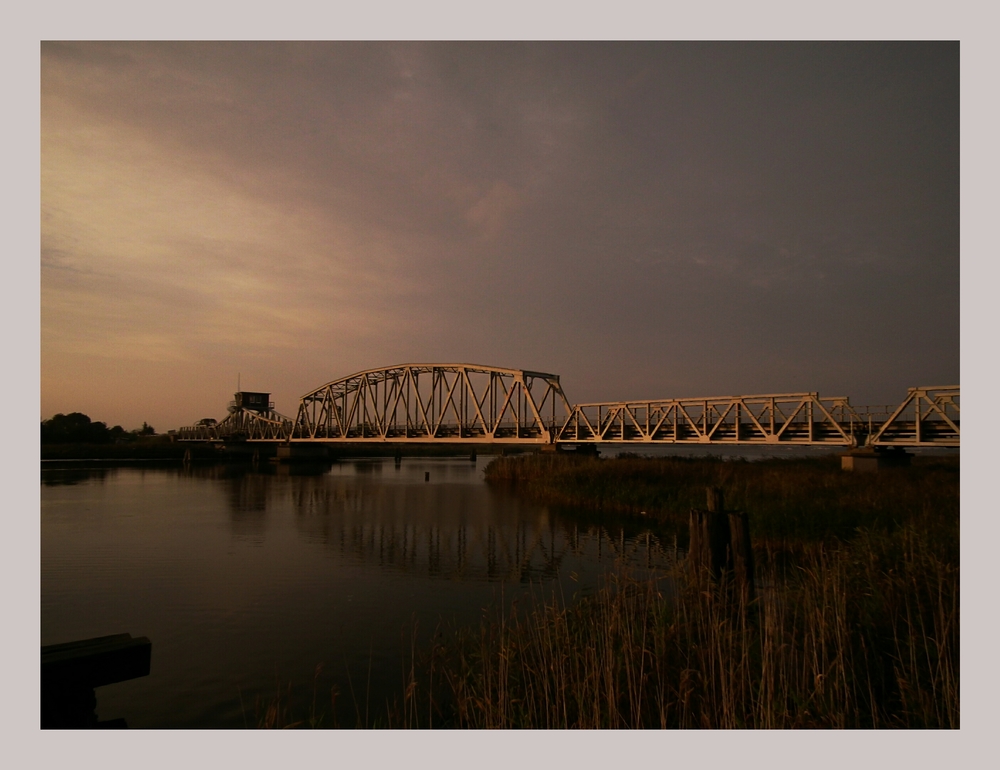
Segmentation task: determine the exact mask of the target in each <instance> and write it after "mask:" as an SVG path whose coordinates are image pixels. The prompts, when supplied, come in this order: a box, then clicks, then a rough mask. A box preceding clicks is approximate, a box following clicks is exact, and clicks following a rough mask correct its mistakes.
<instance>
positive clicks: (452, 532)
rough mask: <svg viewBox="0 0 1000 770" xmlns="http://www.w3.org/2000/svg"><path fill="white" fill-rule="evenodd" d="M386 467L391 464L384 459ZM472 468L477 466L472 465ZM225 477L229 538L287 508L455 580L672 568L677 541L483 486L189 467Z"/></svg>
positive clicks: (260, 533) (347, 548) (311, 528)
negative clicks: (604, 568) (591, 568)
mask: <svg viewBox="0 0 1000 770" xmlns="http://www.w3.org/2000/svg"><path fill="white" fill-rule="evenodd" d="M387 465H389V467H392V465H391V463H387ZM470 471H471V473H472V474H475V471H474V469H470ZM186 472H188V473H193V474H196V475H199V476H205V475H209V476H212V477H216V478H218V479H219V480H220V481H222V482H223V485H224V489H225V495H226V498H227V501H228V506H229V509H230V519H231V521H230V523H231V527H232V532H233V536H234V537H236V538H238V539H241V540H251V541H254V542H259V543H263V542H264V541H265V540H266V537H267V531H268V521H269V519H271V518H272V517H274V516H285V515H290V516H293V517H294V520H295V526H296V528H297V529H298V531H299V533H300V534H301V536H302V537H304V538H306V539H307V540H308V541H310V542H313V543H316V544H318V545H321V546H322V547H324V548H326V549H331V550H333V551H335V552H336V553H337V555H338V557H339V558H342V559H346V560H348V561H352V562H354V563H356V564H358V565H359V566H364V565H368V566H378V567H379V568H382V569H388V570H398V571H399V572H403V573H409V574H420V575H425V576H428V577H433V578H440V579H446V580H456V581H463V582H465V581H505V582H522V583H525V582H540V581H547V580H551V579H554V578H555V577H556V576H557V575H560V574H562V575H564V576H565V575H567V574H569V573H570V572H572V571H573V570H575V569H579V568H580V567H579V566H578V565H580V564H584V563H589V562H591V561H592V560H594V559H596V560H597V561H598V562H599V563H607V564H609V565H610V564H612V563H614V562H615V561H616V560H621V561H623V562H625V563H628V564H630V565H633V566H635V567H637V568H663V567H667V566H669V565H670V563H671V561H672V557H673V553H674V544H673V541H672V540H671V542H670V543H663V542H661V540H660V539H659V538H658V537H657V536H656V535H654V534H653V533H652V532H645V533H643V534H641V535H638V536H629V535H626V533H625V532H624V530H622V529H621V528H617V527H614V526H610V525H604V526H599V525H596V524H595V525H591V526H586V525H580V524H578V523H576V522H573V521H571V520H569V519H566V518H563V517H562V516H560V515H558V514H557V513H554V512H551V511H549V510H548V509H546V508H543V507H540V506H537V505H534V504H531V503H526V502H524V501H520V500H518V499H516V498H514V497H512V496H509V495H506V494H503V493H498V492H495V491H493V490H491V489H490V488H488V487H487V486H486V485H484V484H482V483H468V484H463V483H449V484H424V483H399V482H398V481H393V480H392V479H394V478H395V477H393V476H389V477H388V478H386V479H384V480H382V479H379V478H378V477H376V478H374V479H371V480H368V479H366V478H365V477H363V476H358V475H347V476H342V477H337V476H331V475H329V474H326V473H324V474H322V475H314V476H282V475H278V474H275V473H249V472H244V473H238V472H233V471H226V470H224V469H223V468H221V467H215V468H202V469H197V468H193V469H190V470H189V471H186Z"/></svg>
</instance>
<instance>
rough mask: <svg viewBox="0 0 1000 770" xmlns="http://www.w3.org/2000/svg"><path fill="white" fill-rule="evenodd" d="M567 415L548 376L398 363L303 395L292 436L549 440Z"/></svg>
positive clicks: (567, 408) (565, 403)
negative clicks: (398, 364)
mask: <svg viewBox="0 0 1000 770" xmlns="http://www.w3.org/2000/svg"><path fill="white" fill-rule="evenodd" d="M570 413H571V408H570V405H569V402H568V401H567V400H566V396H565V394H564V393H563V391H562V387H561V386H560V384H559V377H558V375H555V374H545V373H543V372H530V371H525V370H522V369H500V368H497V367H493V366H478V365H475V364H402V365H400V366H390V367H386V368H384V369H370V370H368V371H365V372H358V373H357V374H352V375H350V376H349V377H344V378H342V379H339V380H334V381H333V382H330V383H327V384H326V385H323V386H322V387H320V388H317V389H316V390H314V391H312V392H311V393H308V394H306V395H305V396H303V397H302V399H301V401H300V403H299V411H298V414H297V416H296V418H295V425H294V428H293V430H292V440H314V441H371V440H372V439H375V440H379V439H381V440H383V441H415V442H423V441H434V442H441V441H465V442H475V441H482V442H503V441H510V442H513V443H526V442H527V443H531V442H537V443H549V442H550V441H551V440H552V437H553V435H554V433H555V432H556V431H557V430H558V429H559V427H560V426H561V425H563V423H564V422H565V420H566V419H567V418H568V417H569V415H570Z"/></svg>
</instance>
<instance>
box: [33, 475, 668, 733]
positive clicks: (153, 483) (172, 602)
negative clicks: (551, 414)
mask: <svg viewBox="0 0 1000 770" xmlns="http://www.w3.org/2000/svg"><path fill="white" fill-rule="evenodd" d="M490 459H491V458H489V457H486V456H483V457H480V458H479V459H478V460H476V461H470V460H469V459H468V458H463V459H439V458H404V459H403V460H402V462H401V463H399V464H398V465H397V464H396V463H395V462H394V460H393V459H392V458H391V457H390V458H386V459H375V460H370V459H365V460H360V459H359V460H346V461H342V462H339V463H335V464H334V465H333V466H332V467H331V468H329V469H325V468H322V467H320V468H315V467H314V468H312V469H310V468H309V467H308V466H287V465H286V466H277V467H275V466H272V465H268V466H266V467H262V468H261V469H260V472H251V471H249V469H248V468H246V467H243V468H241V467H235V466H222V465H219V466H210V467H198V466H195V467H193V468H190V469H187V470H182V469H178V468H169V469H167V468H160V469H157V468H112V469H100V470H98V471H94V472H92V473H91V472H87V471H83V470H81V469H79V468H76V469H73V471H72V472H71V473H68V474H67V473H66V472H64V471H59V470H56V469H52V470H49V469H45V470H43V472H42V479H43V484H42V494H41V497H42V511H41V513H42V516H41V532H42V562H41V621H42V622H41V630H42V644H51V643H56V642H62V641H69V640H73V639H84V638H88V637H93V636H101V635H105V634H111V633H122V632H127V633H131V634H133V635H143V636H148V637H149V638H150V639H151V640H152V642H153V662H152V670H151V674H150V676H149V677H145V678H143V679H141V680H134V681H132V682H126V683H121V684H119V685H114V686H111V687H106V688H100V689H99V690H98V713H99V715H100V716H101V718H111V717H116V716H125V717H126V718H127V719H128V721H129V723H130V724H131V725H133V726H135V727H144V726H145V727H154V726H211V725H231V726H242V724H243V718H244V714H246V713H247V709H248V708H249V709H250V712H249V719H250V721H251V722H252V721H253V714H252V705H251V706H248V705H247V699H248V698H249V699H250V701H252V694H253V693H270V692H273V688H274V678H275V676H276V675H277V676H279V677H280V678H281V679H282V680H283V681H284V682H286V683H287V682H289V681H291V682H294V683H295V684H296V685H302V686H306V687H307V688H310V691H311V687H312V681H313V675H314V672H315V667H316V665H317V664H318V663H323V664H324V666H325V668H324V671H325V672H326V673H325V674H324V677H327V678H326V679H324V687H326V691H327V692H328V691H329V687H330V686H331V684H336V686H337V687H338V688H339V690H340V691H341V692H342V693H346V692H348V690H349V688H350V686H351V681H354V680H351V681H348V680H347V679H346V675H347V672H348V671H351V672H353V674H352V676H353V677H354V679H355V680H356V679H358V678H359V677H362V678H364V679H365V680H366V682H367V677H368V668H369V667H371V669H372V671H371V685H370V687H371V688H372V689H371V692H372V693H375V694H376V695H377V696H378V697H377V698H376V702H378V703H384V701H385V698H386V697H390V695H391V693H393V692H395V690H396V687H397V685H398V683H399V680H400V662H401V660H402V655H403V653H404V652H406V653H407V654H408V651H409V649H410V638H409V636H408V634H409V633H410V631H411V630H412V628H413V625H414V623H416V625H417V629H418V631H417V635H418V641H419V642H420V643H421V644H422V643H426V641H427V640H428V639H429V635H430V634H431V633H433V632H434V630H435V629H436V628H438V626H439V625H441V624H444V626H450V627H453V626H454V625H456V624H459V625H462V624H469V623H473V622H478V620H479V618H480V617H481V616H482V613H483V611H484V608H486V607H488V606H490V605H492V604H495V603H496V602H497V601H498V599H499V598H500V597H501V596H503V597H504V599H506V600H513V599H515V598H517V596H518V595H520V594H522V593H523V592H525V591H531V592H533V593H535V594H536V595H537V594H545V595H551V593H552V592H555V593H556V594H557V595H561V596H563V597H566V598H569V597H571V596H572V595H573V594H575V593H579V592H583V593H589V592H591V591H593V590H594V588H595V587H596V586H597V585H598V584H599V583H600V574H601V572H602V571H603V570H604V569H606V568H607V567H608V566H610V565H611V564H613V563H614V561H615V560H616V559H617V558H620V557H622V556H623V555H624V556H625V558H626V559H627V560H628V562H629V563H630V564H632V565H634V566H635V567H636V568H637V569H638V570H642V569H643V568H645V567H647V566H651V567H656V566H658V565H664V564H666V563H667V561H668V560H669V558H670V553H671V547H672V541H671V543H669V544H664V545H665V546H666V547H661V544H660V543H659V541H658V540H657V539H656V537H654V536H653V535H651V534H648V533H640V534H638V535H637V536H634V537H629V536H627V535H626V534H625V533H623V532H622V531H621V530H620V529H618V528H615V527H612V526H608V527H596V526H594V525H592V524H582V523H576V522H574V521H573V520H571V519H570V518H567V517H566V516H565V515H560V514H558V513H556V512H553V511H550V510H548V509H546V508H545V507H544V506H539V505H534V504H531V503H528V502H525V501H523V500H518V499H516V498H514V497H513V496H511V495H510V494H506V493H502V492H497V491H494V490H491V489H490V488H489V487H488V486H487V485H486V484H485V483H484V482H483V480H482V479H483V473H482V471H483V469H484V468H485V466H486V464H487V463H488V462H489V460H490ZM426 473H430V477H429V481H425V480H424V479H425V474H426ZM241 696H242V697H243V699H244V700H243V706H242V707H241V705H240V698H241ZM345 703H346V704H347V705H346V706H345V708H348V707H349V709H348V712H349V713H348V712H345V714H344V715H342V721H347V722H348V723H350V722H351V719H352V717H351V714H353V708H354V706H353V701H352V700H351V699H349V698H348V699H345Z"/></svg>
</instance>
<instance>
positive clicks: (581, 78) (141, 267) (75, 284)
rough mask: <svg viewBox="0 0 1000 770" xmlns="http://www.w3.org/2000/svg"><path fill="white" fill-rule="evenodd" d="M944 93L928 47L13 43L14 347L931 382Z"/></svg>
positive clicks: (949, 201) (938, 57) (289, 364)
mask: <svg viewBox="0 0 1000 770" xmlns="http://www.w3.org/2000/svg"><path fill="white" fill-rule="evenodd" d="M958 85H959V73H958V45H957V44H947V43H928V44H911V43H890V44H882V43H850V44H834V43H821V44H813V43H810V44H790V43H776V44H696V43H683V44H667V43H655V44H644V43H622V44H603V43H559V44H534V43H519V44H461V43H448V44H365V43H335V44H239V43H227V44H203V43H183V44H89V43H88V44H46V45H44V46H43V57H42V113H43V114H42V129H43V232H42V242H43V353H44V351H45V349H46V346H48V347H49V348H52V349H54V348H56V347H58V342H59V340H73V339H75V337H74V335H75V331H74V330H76V329H90V330H91V331H90V334H92V335H93V337H92V346H91V347H90V348H88V349H89V350H91V351H92V353H93V354H94V355H97V354H99V353H100V352H101V351H102V350H103V351H104V352H103V354H104V355H110V354H109V353H108V351H109V350H112V349H113V350H114V351H116V352H115V353H114V354H113V355H116V356H121V355H126V356H127V355H129V353H128V352H127V351H129V350H134V349H135V346H136V345H138V346H139V348H141V349H142V350H143V351H144V355H147V356H151V357H152V358H154V359H157V360H165V359H166V358H171V359H172V360H174V361H175V362H176V363H175V366H183V367H186V370H187V371H190V372H191V373H192V377H195V378H196V375H195V374H194V373H196V372H198V371H200V370H201V369H202V368H207V366H208V365H207V364H205V363H203V359H204V357H205V351H206V350H209V349H210V350H211V351H212V355H213V356H216V357H221V358H216V361H215V363H214V364H213V366H214V367H219V366H221V367H222V368H227V367H228V368H227V371H228V369H235V368H240V367H241V366H242V367H243V368H244V369H245V366H246V365H245V364H241V363H240V358H239V353H238V352H237V351H235V350H232V343H234V342H235V341H236V340H240V342H241V345H240V347H241V349H242V350H243V351H244V355H247V356H251V357H252V360H253V361H254V365H256V366H258V367H259V369H260V372H261V376H262V377H265V378H270V380H271V381H272V382H273V381H280V382H276V383H274V384H270V383H264V384H265V385H266V386H267V387H272V388H273V389H275V390H276V391H281V392H282V393H283V395H285V397H286V399H285V400H290V399H293V398H294V397H295V396H296V395H298V394H300V393H302V392H305V391H306V390H308V389H309V388H311V387H314V386H316V385H318V384H320V383H321V382H323V381H326V380H328V379H331V378H332V377H335V376H339V375H343V374H347V373H349V372H350V371H353V370H355V369H361V368H369V367H373V366H380V365H387V364H391V363H397V362H400V361H402V360H438V361H441V360H469V361H476V362H482V363H493V364H498V365H509V366H524V367H529V368H536V369H542V370H549V371H556V372H558V373H560V374H562V375H563V381H564V385H565V387H566V390H567V392H568V394H569V395H570V397H571V398H573V399H575V400H589V399H596V398H609V399H613V398H626V397H644V396H648V397H663V396H674V395H676V396H687V395H712V394H722V393H730V392H752V391H761V390H766V391H785V390H802V389H808V390H820V391H822V392H826V391H833V390H836V391H839V393H838V394H847V395H851V396H853V397H855V400H862V401H863V400H868V399H875V400H892V399H893V398H895V397H896V396H897V395H901V394H902V392H903V391H904V389H905V387H906V386H908V385H916V384H924V383H926V382H928V381H933V382H931V383H930V384H935V383H939V382H940V383H944V382H951V381H957V379H958V224H959V208H958V152H959V145H958V128H959V125H958V93H959V88H958ZM47 161H48V162H47ZM84 199H85V200H84ZM102 223H103V224H102ZM123 244H127V246H126V245H123ZM102 276H103V277H104V278H101V277H102ZM123 293H124V294H123ZM125 295H127V296H130V297H132V296H136V297H145V300H144V302H143V303H139V304H140V305H142V306H144V307H146V308H147V310H148V309H149V308H153V309H154V310H153V312H146V313H143V312H141V310H140V309H129V307H128V305H129V303H128V302H125V303H123V307H122V308H121V309H120V310H118V311H115V313H117V315H116V318H117V320H116V322H115V323H114V324H109V325H107V326H105V324H108V318H107V316H108V310H107V300H108V298H109V297H110V296H115V297H118V298H121V297H122V296H125ZM88 308H89V310H88ZM248 319H249V321H250V322H252V323H253V324H255V325H256V326H257V327H258V328H261V329H264V330H266V331H262V332H261V334H260V336H259V338H255V339H248V338H247V337H246V335H243V334H242V332H241V328H242V326H243V325H244V324H245V323H246V322H247V321H248ZM102 329H105V332H104V334H105V336H104V337H103V338H102V331H101V330H102ZM116 329H117V330H122V329H124V330H127V332H128V334H131V335H133V338H132V339H131V341H126V342H124V343H122V342H121V340H120V339H119V338H118V337H117V336H116V335H117V334H119V333H124V332H118V331H113V330H116ZM227 349H228V350H229V351H230V352H228V353H226V352H225V351H226V350H227ZM122 351H126V352H122ZM50 358H52V357H50ZM44 362H45V359H44V357H43V365H44ZM181 362H183V363H181ZM227 376H228V375H227ZM43 383H44V379H43ZM282 405H283V406H285V408H286V410H289V409H291V408H292V407H291V405H287V404H282Z"/></svg>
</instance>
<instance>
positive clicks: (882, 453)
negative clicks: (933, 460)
mask: <svg viewBox="0 0 1000 770" xmlns="http://www.w3.org/2000/svg"><path fill="white" fill-rule="evenodd" d="M911 457H912V455H910V454H909V453H908V452H907V451H906V450H905V449H903V448H902V447H863V448H861V449H852V450H851V451H850V452H845V453H844V454H842V455H841V456H840V467H841V470H845V471H857V472H859V473H875V472H876V471H878V470H880V469H882V468H906V467H909V465H910V458H911Z"/></svg>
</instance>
